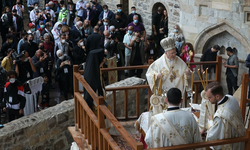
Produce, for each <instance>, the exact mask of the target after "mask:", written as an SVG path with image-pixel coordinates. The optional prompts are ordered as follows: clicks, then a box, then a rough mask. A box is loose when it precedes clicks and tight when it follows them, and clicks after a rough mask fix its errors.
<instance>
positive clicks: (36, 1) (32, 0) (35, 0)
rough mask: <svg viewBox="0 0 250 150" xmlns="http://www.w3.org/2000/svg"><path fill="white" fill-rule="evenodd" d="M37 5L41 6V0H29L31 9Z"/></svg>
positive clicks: (28, 3)
mask: <svg viewBox="0 0 250 150" xmlns="http://www.w3.org/2000/svg"><path fill="white" fill-rule="evenodd" d="M36 6H40V1H39V0H27V7H28V10H29V11H32V10H33V9H34V8H35V7H36Z"/></svg>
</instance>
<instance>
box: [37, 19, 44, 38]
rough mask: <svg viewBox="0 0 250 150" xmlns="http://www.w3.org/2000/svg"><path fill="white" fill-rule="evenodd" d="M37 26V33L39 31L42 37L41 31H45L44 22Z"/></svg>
mask: <svg viewBox="0 0 250 150" xmlns="http://www.w3.org/2000/svg"><path fill="white" fill-rule="evenodd" d="M39 26H40V28H38V29H37V31H39V32H40V35H41V36H42V32H43V30H45V25H44V22H42V21H41V22H40V24H39Z"/></svg>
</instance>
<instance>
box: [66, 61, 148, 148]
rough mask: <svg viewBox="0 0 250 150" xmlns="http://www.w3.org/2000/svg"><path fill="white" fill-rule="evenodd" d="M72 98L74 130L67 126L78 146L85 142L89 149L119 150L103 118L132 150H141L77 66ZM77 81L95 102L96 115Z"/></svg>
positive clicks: (75, 67)
mask: <svg viewBox="0 0 250 150" xmlns="http://www.w3.org/2000/svg"><path fill="white" fill-rule="evenodd" d="M73 77H74V100H75V130H74V129H73V127H69V131H70V132H71V134H72V136H73V138H74V141H75V142H76V143H77V145H78V146H79V147H80V148H84V147H83V146H84V145H83V144H82V143H83V142H85V143H86V144H87V146H88V148H89V149H91V150H96V149H98V150H120V147H119V146H118V145H117V144H116V142H115V141H114V139H113V138H112V137H111V135H110V134H109V132H108V130H107V129H106V127H105V122H104V119H105V117H106V119H108V120H109V121H110V122H111V124H112V125H113V126H114V127H115V129H116V130H117V131H118V132H119V133H120V134H121V136H122V137H123V138H124V139H125V141H126V142H127V143H128V145H129V146H130V147H131V148H132V149H134V150H142V149H143V145H142V143H141V142H136V141H135V140H134V139H133V138H132V137H131V136H130V135H129V133H128V132H127V131H126V130H125V129H124V128H123V126H122V125H121V124H120V123H119V122H118V121H117V119H116V118H115V117H114V116H113V114H112V113H111V112H110V111H109V109H108V108H107V107H106V106H105V104H104V98H103V96H99V97H98V96H97V95H96V93H95V92H94V91H93V90H92V88H91V87H90V86H89V84H88V83H87V82H86V81H85V80H84V78H83V77H82V76H81V74H80V73H79V71H78V66H74V68H73ZM79 82H80V83H81V84H82V85H83V87H84V89H85V90H87V92H88V93H89V95H90V96H91V97H92V99H93V100H94V101H95V103H96V104H97V116H96V115H95V114H94V112H93V111H92V110H91V109H90V108H89V106H88V104H87V103H86V101H85V100H84V98H83V97H82V95H81V93H80V92H79Z"/></svg>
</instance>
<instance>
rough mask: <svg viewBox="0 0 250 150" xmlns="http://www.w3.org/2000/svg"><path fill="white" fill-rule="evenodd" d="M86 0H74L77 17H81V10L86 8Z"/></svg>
mask: <svg viewBox="0 0 250 150" xmlns="http://www.w3.org/2000/svg"><path fill="white" fill-rule="evenodd" d="M86 4H87V1H84V0H79V1H77V2H76V11H77V17H80V18H82V16H83V10H84V9H87V8H86Z"/></svg>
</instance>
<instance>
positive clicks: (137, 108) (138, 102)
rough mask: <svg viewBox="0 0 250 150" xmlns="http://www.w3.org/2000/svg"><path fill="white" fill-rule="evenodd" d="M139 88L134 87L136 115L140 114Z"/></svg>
mask: <svg viewBox="0 0 250 150" xmlns="http://www.w3.org/2000/svg"><path fill="white" fill-rule="evenodd" d="M139 111H140V89H136V117H137V118H139V116H140V112H139Z"/></svg>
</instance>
